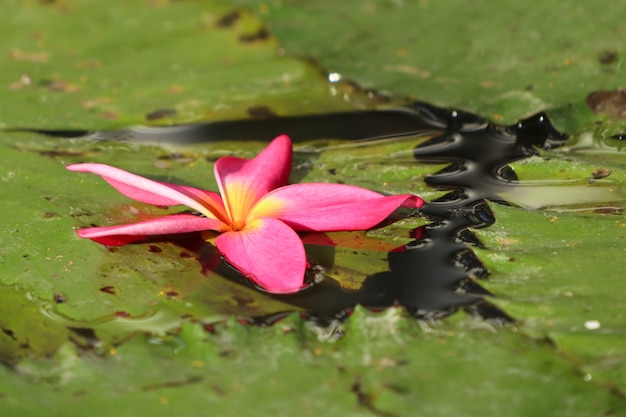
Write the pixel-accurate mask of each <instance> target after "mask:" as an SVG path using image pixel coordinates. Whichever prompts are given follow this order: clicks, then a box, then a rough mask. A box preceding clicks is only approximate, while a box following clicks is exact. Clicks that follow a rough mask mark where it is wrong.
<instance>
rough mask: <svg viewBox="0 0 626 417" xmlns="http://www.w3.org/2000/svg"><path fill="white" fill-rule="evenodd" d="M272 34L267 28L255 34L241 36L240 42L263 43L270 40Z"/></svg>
mask: <svg viewBox="0 0 626 417" xmlns="http://www.w3.org/2000/svg"><path fill="white" fill-rule="evenodd" d="M269 37H270V32H269V30H267V28H266V27H265V26H263V27H262V28H260V29H259V30H257V31H256V32H255V33H250V34H243V35H239V41H240V42H245V43H249V42H261V41H265V40H267V39H269Z"/></svg>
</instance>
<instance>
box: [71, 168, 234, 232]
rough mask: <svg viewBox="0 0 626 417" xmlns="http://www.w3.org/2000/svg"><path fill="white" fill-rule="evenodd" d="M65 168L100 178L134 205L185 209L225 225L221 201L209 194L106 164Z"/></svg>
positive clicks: (211, 193)
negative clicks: (129, 199)
mask: <svg viewBox="0 0 626 417" xmlns="http://www.w3.org/2000/svg"><path fill="white" fill-rule="evenodd" d="M66 168H67V169H69V170H70V171H75V172H88V173H92V174H96V175H100V176H101V177H102V178H103V179H104V180H105V181H106V182H108V183H109V184H111V185H112V186H113V187H114V188H115V189H116V190H118V191H119V192H120V193H122V194H124V195H125V196H126V197H128V198H132V199H133V200H135V201H139V202H142V203H146V204H154V205H157V206H177V205H185V206H187V207H190V208H192V209H194V210H197V211H199V212H200V213H202V214H204V215H205V216H207V217H214V218H216V219H219V220H222V221H226V213H225V210H224V204H223V203H222V199H221V197H220V195H219V194H217V193H214V192H212V191H206V190H201V189H199V188H193V187H187V186H183V185H176V184H168V183H164V182H158V181H153V180H150V179H148V178H144V177H142V176H140V175H136V174H133V173H130V172H128V171H124V170H123V169H119V168H115V167H112V166H109V165H105V164H74V165H68V166H67V167H66Z"/></svg>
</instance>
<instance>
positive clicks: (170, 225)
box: [76, 214, 226, 246]
mask: <svg viewBox="0 0 626 417" xmlns="http://www.w3.org/2000/svg"><path fill="white" fill-rule="evenodd" d="M203 230H218V231H219V230H226V226H225V225H224V224H223V223H222V222H220V221H219V220H215V219H210V218H207V217H200V216H194V215H192V214H173V215H170V216H165V217H159V218H157V219H152V220H146V221H143V222H139V223H131V224H123V225H119V226H110V227H90V228H87V229H80V230H78V231H77V232H76V233H77V234H78V236H80V237H83V238H87V239H91V240H93V241H94V242H98V243H101V244H103V245H109V246H121V245H125V244H127V243H131V242H134V241H137V240H140V239H143V238H144V237H147V236H159V235H169V234H177V233H189V232H198V231H203Z"/></svg>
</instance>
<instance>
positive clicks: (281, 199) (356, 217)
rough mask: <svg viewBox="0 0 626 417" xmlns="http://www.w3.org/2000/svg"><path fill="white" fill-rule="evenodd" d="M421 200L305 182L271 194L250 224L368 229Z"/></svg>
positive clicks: (416, 204) (254, 214)
mask: <svg viewBox="0 0 626 417" xmlns="http://www.w3.org/2000/svg"><path fill="white" fill-rule="evenodd" d="M423 204H424V200H422V199H421V198H420V197H418V196H415V195H410V194H402V195H394V196H383V195H382V194H379V193H376V192H374V191H370V190H366V189H364V188H360V187H355V186H352V185H345V184H326V183H303V184H293V185H288V186H285V187H281V188H279V189H276V190H274V191H272V192H271V193H269V194H267V195H266V196H265V197H263V199H261V201H259V202H258V204H257V205H256V206H255V207H254V209H253V210H252V211H251V212H250V215H249V217H248V220H249V221H252V220H254V219H255V218H259V217H274V218H277V219H280V220H282V221H284V222H285V223H287V224H288V225H289V226H291V227H293V228H294V229H295V230H303V231H304V230H308V231H320V232H330V231H343V230H346V231H347V230H367V229H371V228H372V227H374V226H376V225H377V224H378V223H380V222H382V221H383V220H385V219H386V218H387V217H389V215H391V214H392V213H393V212H394V211H395V210H396V209H398V208H400V207H407V208H419V207H421V206H422V205H423Z"/></svg>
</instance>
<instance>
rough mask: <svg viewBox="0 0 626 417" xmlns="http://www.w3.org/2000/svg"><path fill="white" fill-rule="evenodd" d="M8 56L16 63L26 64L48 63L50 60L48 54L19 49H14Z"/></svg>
mask: <svg viewBox="0 0 626 417" xmlns="http://www.w3.org/2000/svg"><path fill="white" fill-rule="evenodd" d="M8 55H9V58H11V59H12V60H14V61H24V62H48V60H49V59H50V54H49V53H48V52H26V51H20V50H19V49H12V50H11V51H9V53H8Z"/></svg>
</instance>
